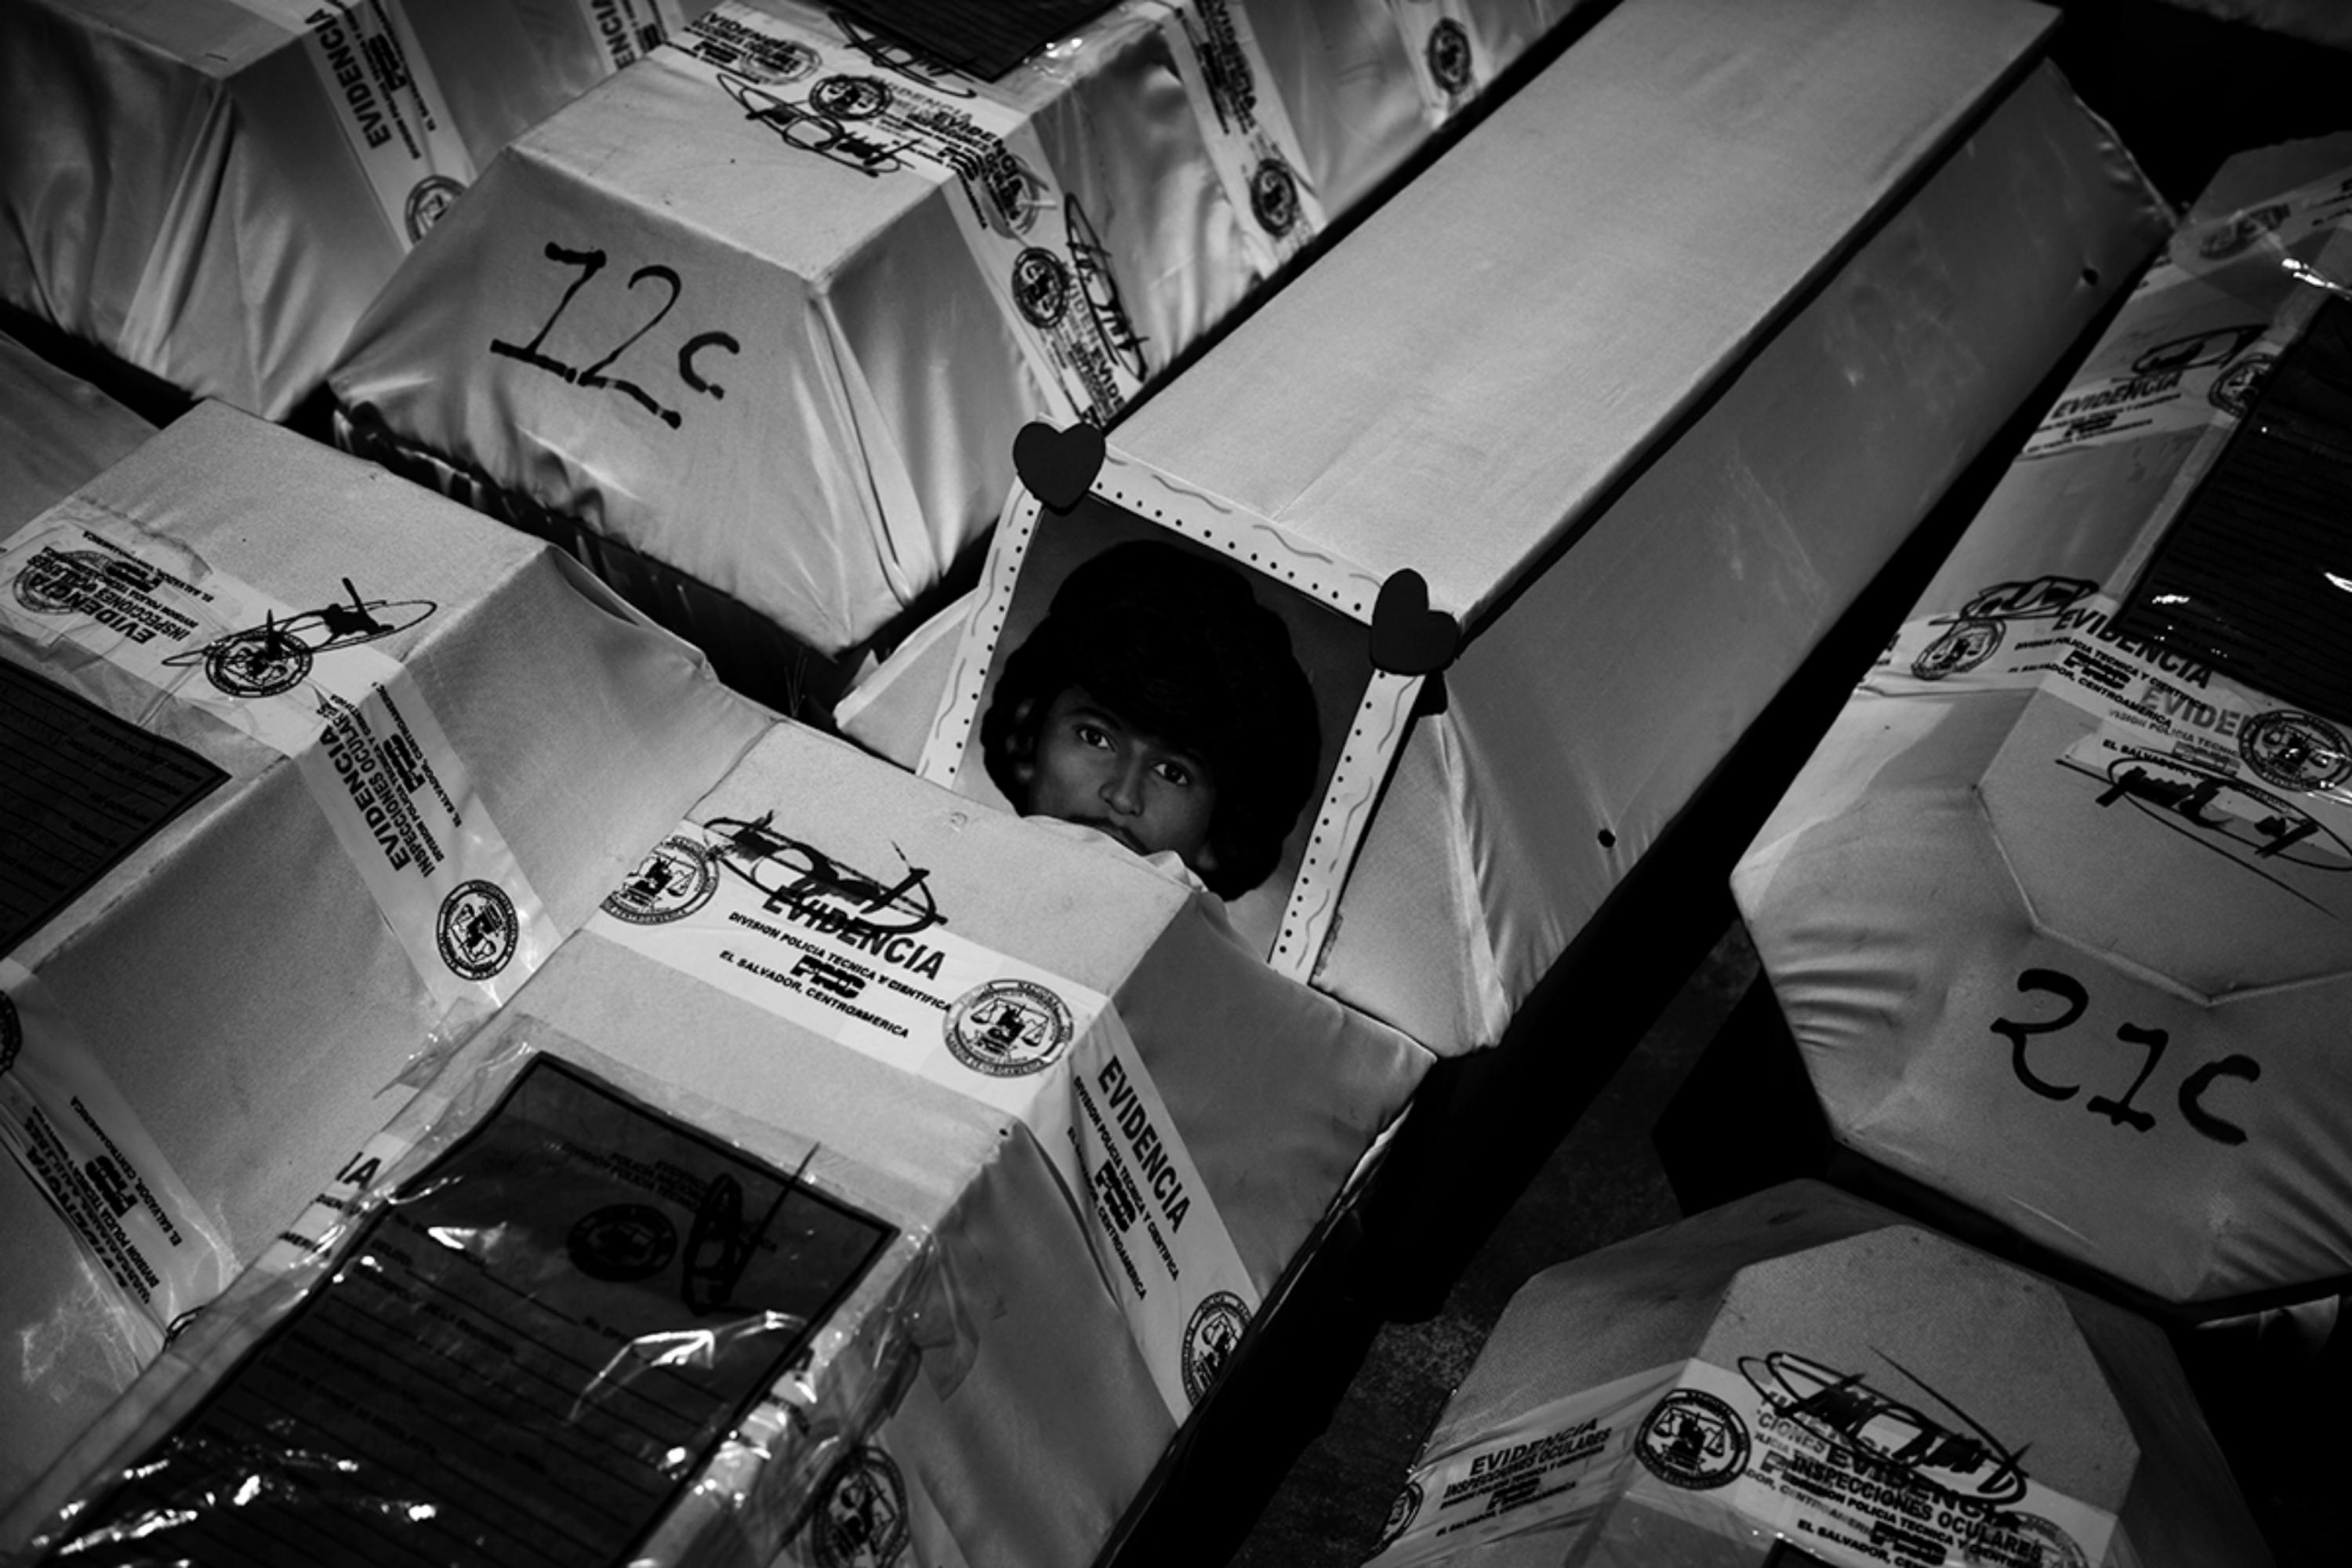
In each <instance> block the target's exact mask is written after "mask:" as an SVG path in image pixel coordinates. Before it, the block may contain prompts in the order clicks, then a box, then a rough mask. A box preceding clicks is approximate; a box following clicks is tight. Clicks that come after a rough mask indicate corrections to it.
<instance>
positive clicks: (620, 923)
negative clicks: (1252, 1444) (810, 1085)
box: [587, 819, 1257, 1420]
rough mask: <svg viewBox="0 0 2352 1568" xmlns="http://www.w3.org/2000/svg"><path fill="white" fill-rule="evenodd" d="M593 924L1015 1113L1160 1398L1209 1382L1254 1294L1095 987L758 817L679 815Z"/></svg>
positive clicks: (919, 892) (1178, 1401)
mask: <svg viewBox="0 0 2352 1568" xmlns="http://www.w3.org/2000/svg"><path fill="white" fill-rule="evenodd" d="M587 929H588V930H590V931H594V932H595V933H596V934H597V935H599V936H602V937H604V939H605V940H607V941H610V942H617V943H619V944H621V945H622V946H624V947H627V948H630V949H632V950H633V951H635V952H641V953H643V954H645V955H646V957H649V958H652V959H655V960H656V961H657V962H659V963H664V964H667V965H668V966H669V967H670V968H672V969H675V970H677V972H679V973H682V974H686V975H689V976H691V977H693V978H694V979H697V980H699V981H701V982H703V983H704V984H709V985H713V986H716V987H717V988H718V989H719V990H721V991H724V992H726V993H728V994H730V995H733V996H736V997H739V998H740V999H742V1000H744V1001H747V1002H750V1003H751V1004H752V1005H755V1006H758V1007H761V1008H764V1009H765V1010H767V1011H768V1012H771V1013H773V1014H775V1015H776V1016H779V1017H782V1018H785V1019H788V1020H790V1021H791V1022H793V1023H794V1024H796V1025H798V1026H801V1027H803V1028H804V1029H807V1030H810V1031H811V1032H813V1033H815V1034H817V1035H820V1036H822V1037H824V1038H826V1039H830V1040H834V1041H836V1042H838V1043H839V1044H841V1045H844V1046H846V1047H849V1048H850V1049H852V1050H855V1051H857V1052H859V1053H861V1054H863V1055H866V1056H868V1057H872V1058H876V1059H877V1060H879V1061H883V1062H887V1063H888V1064H889V1065H890V1066H892V1067H896V1068H899V1069H900V1070H902V1071H905V1072H910V1073H913V1074H915V1075H916V1076H918V1077H919V1078H924V1079H929V1080H931V1081H932V1082H935V1083H940V1084H943V1085H945V1086H946V1087H948V1088H950V1089H954V1090H956V1091H957V1092H958V1093H961V1094H964V1095H967V1096H969V1097H971V1099H973V1100H980V1101H982V1103H984V1104H987V1105H990V1106H992V1107H994V1108H996V1109H997V1110H1002V1111H1004V1112H1006V1113H1008V1114H1010V1115H1013V1116H1016V1117H1018V1118H1019V1119H1020V1120H1021V1121H1023V1122H1024V1123H1025V1124H1026V1125H1027V1126H1028V1128H1029V1129H1030V1131H1032V1132H1034V1134H1035V1135H1036V1138H1037V1142H1038V1144H1039V1146H1040V1147H1041V1148H1043V1149H1044V1150H1045V1153H1046V1156H1047V1157H1048V1158H1049V1159H1050V1160H1051V1161H1052V1162H1053V1163H1054V1165H1055V1169H1056V1170H1057V1171H1058V1172H1060V1173H1061V1176H1062V1179H1063V1181H1064V1182H1065V1183H1066V1184H1067V1185H1068V1189H1069V1192H1070V1195H1071V1197H1072V1199H1073V1201H1074V1202H1075V1203H1076V1205H1077V1208H1078V1211H1079V1215H1080V1219H1081V1223H1082V1224H1083V1225H1084V1226H1085V1228H1086V1230H1087V1239H1088V1241H1089V1243H1090V1244H1091V1245H1092V1247H1093V1248H1094V1250H1095V1254H1096V1258H1097V1261H1098V1263H1099V1264H1100V1265H1101V1268H1102V1271H1103V1275H1104V1277H1105V1279H1107V1280H1108V1282H1109V1285H1110V1287H1111V1289H1112V1291H1113V1293H1114V1294H1115V1295H1116V1296H1117V1297H1118V1300H1119V1301H1120V1304H1121V1306H1122V1308H1123V1309H1124V1310H1125V1312H1126V1316H1127V1321H1128V1324H1129V1328H1130V1330H1131V1331H1133V1333H1134V1335H1135V1339H1136V1342H1137V1344H1138V1345H1139V1347H1140V1348H1141V1349H1142V1352H1143V1354H1144V1356H1145V1359H1146V1361H1147V1362H1148V1363H1149V1364H1150V1369H1151V1373H1152V1377H1153V1380H1154V1382H1155V1383H1156V1384H1158V1386H1159V1388H1160V1394H1161V1395H1162V1397H1163V1398H1165V1399H1166V1401H1167V1402H1168V1406H1169V1409H1170V1410H1171V1412H1172V1413H1173V1414H1174V1415H1175V1416H1176V1417H1177V1419H1179V1420H1181V1419H1182V1418H1183V1416H1184V1415H1185V1413H1186V1412H1187V1411H1189V1410H1190V1409H1191V1408H1192V1402H1193V1401H1194V1400H1196V1399H1198V1398H1199V1397H1200V1396H1201V1394H1202V1393H1203V1392H1204V1391H1205V1390H1206V1388H1207V1386H1208V1384H1209V1380H1210V1379H1211V1378H1212V1377H1213V1375H1214V1373H1215V1372H1216V1369H1217V1367H1218V1365H1219V1364H1221V1363H1222V1362H1223V1358H1224V1356H1225V1354H1226V1353H1227V1352H1230V1351H1231V1350H1232V1348H1233V1347H1234V1344H1235V1343H1236V1342H1238V1341H1239V1339H1240V1336H1241V1331H1242V1329H1243V1328H1244V1326H1245V1325H1246V1324H1247V1322H1248V1321H1249V1318H1250V1315H1251V1314H1252V1313H1253V1312H1255V1310H1256V1308H1257V1293H1256V1291H1255V1289H1254V1288H1253V1287H1252V1285H1251V1283H1250V1280H1249V1275H1248V1273H1247V1271H1246V1270H1245V1269H1244V1267H1243V1265H1242V1261H1241V1258H1240V1255H1239V1253H1238V1252H1237V1251H1236V1250H1235V1249H1234V1243H1233V1238H1232V1237H1231V1236H1229V1235H1228V1234H1227V1232H1226V1230H1225V1228H1224V1223H1223V1220H1221V1219H1220V1218H1219V1217H1218V1215H1217V1213H1216V1209H1215V1206H1214V1205H1213V1203H1212V1202H1211V1201H1210V1198H1209V1194H1208V1191H1207V1189H1206V1187H1205V1186H1204V1185H1203V1184H1202V1180H1201V1173H1200V1171H1199V1170H1198V1168H1197V1167H1195V1166H1194V1164H1193V1163H1192V1157H1191V1156H1190V1155H1189V1154H1188V1153H1187V1152H1185V1149H1184V1144H1183V1140H1182V1138H1181V1136H1180V1135H1179V1134H1178V1132H1177V1130H1176V1126H1175V1123H1174V1121H1172V1120H1171V1118H1170V1116H1169V1114H1168V1108H1167V1106H1166V1105H1165V1104H1164V1103H1162V1102H1161V1100H1160V1092H1159V1090H1158V1089H1156V1088H1155V1087H1154V1086H1153V1084H1152V1081H1151V1075H1150V1072H1149V1071H1148V1070H1147V1069H1146V1068H1145V1067H1144V1064H1143V1058H1141V1056H1140V1055H1139V1053H1138V1052H1137V1050H1136V1047H1135V1042H1134V1040H1133V1039H1132V1038H1130V1037H1129V1035H1128V1032H1127V1028H1126V1026H1125V1025H1124V1024H1122V1023H1121V1022H1120V1020H1119V1017H1118V1010H1117V1008H1115V1007H1114V1006H1113V1005H1111V1003H1110V1001H1109V999H1108V997H1105V996H1103V995H1101V994H1098V993H1097V992H1094V991H1091V990H1088V989H1087V988H1086V987H1084V986H1081V985H1077V984H1073V983H1072V982H1070V981H1068V980H1066V979H1064V978H1062V977H1060V976H1058V975H1055V974H1052V973H1048V972H1046V971H1045V970H1042V969H1038V968H1036V967H1034V965H1030V964H1025V963H1021V962H1019V961H1018V960H1016V959H1013V958H1009V957H1007V956H1005V955H1004V954H1003V953H1000V952H994V951H992V950H991V949H989V948H987V947H984V946H982V944H980V943H979V942H973V941H971V940H970V939H968V938H965V937H961V936H958V935H956V934H955V933H954V932H952V931H949V930H948V929H947V928H946V926H945V925H944V924H943V923H942V922H941V921H940V919H939V913H938V910H936V909H935V908H933V907H932V905H931V904H930V902H929V893H928V891H927V890H926V889H924V887H923V884H922V881H921V879H920V878H919V876H915V875H909V876H908V877H907V878H904V879H896V881H895V884H894V882H893V881H889V880H884V879H877V878H876V877H872V876H868V875H866V874H864V873H861V872H858V871H856V870H853V869H851V868H848V867H846V866H845V865H843V864H842V863H841V862H839V861H837V860H835V858H832V857H831V856H829V855H827V854H826V853H825V852H824V849H823V848H822V847H819V846H814V845H809V844H803V843H801V842H800V841H798V840H796V839H793V838H792V837H788V836H787V835H785V834H784V833H782V832H781V831H780V830H778V829H777V828H776V827H775V826H773V825H772V823H771V822H770V821H767V820H764V819H763V820H761V821H757V822H736V821H727V820H713V821H710V822H707V823H692V822H689V823H686V824H683V825H681V826H680V827H679V828H678V830H677V832H676V833H673V834H671V835H670V836H669V837H667V838H666V839H664V840H663V841H662V842H661V843H660V844H659V845H657V846H656V847H655V848H654V850H653V851H652V853H651V854H649V855H648V856H646V859H645V860H644V862H643V863H642V864H641V865H640V866H639V867H638V868H637V869H636V871H635V873H634V874H633V875H632V876H631V877H630V878H629V879H627V880H626V881H625V882H624V883H623V884H622V886H621V887H620V888H619V889H616V890H615V891H614V893H613V894H612V896H611V897H609V898H607V899H606V900H604V908H603V909H602V910H600V911H599V912H598V913H597V914H596V915H595V916H593V918H592V919H591V920H590V921H589V924H588V927H587Z"/></svg>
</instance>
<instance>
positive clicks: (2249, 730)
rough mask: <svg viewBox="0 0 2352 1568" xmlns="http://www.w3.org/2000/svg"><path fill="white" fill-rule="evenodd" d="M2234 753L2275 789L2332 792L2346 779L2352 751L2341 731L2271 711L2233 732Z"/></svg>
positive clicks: (2307, 716)
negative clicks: (2234, 733)
mask: <svg viewBox="0 0 2352 1568" xmlns="http://www.w3.org/2000/svg"><path fill="white" fill-rule="evenodd" d="M2238 754H2239V755H2240V756H2242V757H2243V758H2245V759H2246V765H2247V766H2248V767H2250V768H2252V769H2253V770H2254V772H2255V773H2260V774H2261V775H2262V776H2263V779H2264V780H2265V781H2267V782H2268V783H2271V784H2276V785H2278V786H2279V788H2281V789H2291V790H2300V791H2305V792H2309V791H2314V790H2323V789H2333V788H2335V787H2336V785H2337V784H2342V783H2343V782H2344V781H2345V779H2346V778H2347V777H2352V750H2347V747H2346V744H2345V740H2344V731H2341V730H2339V729H2337V728H2336V726H2335V725H2333V724H2331V723H2329V722H2328V721H2326V720H2325V719H2322V718H2320V717H2319V716H2318V715H2317V714H2315V713H2299V712H2297V711H2295V710H2294V709H2292V708H2273V709H2272V710H2270V711H2269V712H2267V713H2257V714H2255V715H2254V716H2253V717H2252V718H2251V719H2249V720H2247V721H2246V722H2245V724H2244V726H2243V727H2242V728H2241V729H2240V730H2239V731H2238Z"/></svg>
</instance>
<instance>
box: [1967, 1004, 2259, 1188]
mask: <svg viewBox="0 0 2352 1568" xmlns="http://www.w3.org/2000/svg"><path fill="white" fill-rule="evenodd" d="M2017 988H2018V990H2019V991H2020V992H2022V993H2027V994H2031V993H2033V992H2036V991H2038V992H2041V993H2042V994H2044V995H2049V996H2055V997H2057V998H2058V999H2059V1000H2060V1001H2062V1002H2063V1003H2064V1004H2065V1010H2064V1011H2063V1012H2062V1013H2060V1014H2059V1015H2058V1016H2056V1017H2054V1018H2042V1019H2029V1020H2022V1021H2021V1020H2019V1019H2015V1018H1995V1019H1994V1020H1993V1021H1992V1032H1993V1033H1994V1034H1996V1035H1999V1036H2000V1037H2002V1038H2004V1039H2006V1040H2007V1041H2008V1042H2009V1068H2010V1071H2011V1072H2012V1073H2014V1074H2015V1075H2016V1077H2017V1081H2018V1082H2020V1083H2021V1084H2023V1085H2024V1086H2025V1087H2026V1088H2028V1089H2032V1091H2033V1092H2034V1093H2036V1094H2038V1095H2040V1096H2041V1097H2042V1099H2044V1100H2072V1099H2074V1097H2075V1096H2076V1095H2077V1094H2080V1093H2081V1092H2082V1090H2083V1086H2082V1085H2081V1084H2078V1083H2067V1084H2061V1083H2052V1082H2051V1081H2050V1080H2049V1079H2045V1078H2043V1077H2042V1075H2041V1074H2039V1073H2037V1072H2035V1071H2034V1070H2033V1068H2032V1064H2031V1063H2030V1062H2029V1061H2027V1059H2026V1042H2027V1041H2029V1040H2031V1039H2032V1038H2033V1037H2034V1036H2036V1035H2054V1034H2056V1033H2058V1032H2059V1031H2060V1030H2062V1029H2064V1028H2066V1027H2067V1026H2070V1025H2072V1024H2073V1023H2074V1021H2075V1020H2076V1019H2077V1018H2080V1017H2081V1016H2083V1015H2084V1012H2086V1011H2087V1010H2088V1009H2089V1008H2090V1005H2091V994H2090V992H2089V991H2087V990H2085V989H2084V985H2083V983H2082V982H2081V981H2079V980H2077V979H2075V978H2074V976H2073V975H2071V974H2068V973H2064V972H2063V971H2061V970H2056V969H2029V970H2026V971H2025V972H2024V973H2021V974H2020V975H2019V976H2018V977H2017ZM2116 1038H2117V1039H2119V1040H2121V1041H2123V1042H2124V1044H2126V1045H2127V1046H2137V1047H2140V1048H2141V1050H2142V1051H2143V1052H2144V1053H2145V1055H2144V1056H2143V1057H2142V1058H2141V1061H2140V1068H2139V1074H2138V1076H2137V1077H2136V1078H2134V1079H2132V1081H2131V1087H2130V1088H2129V1089H2126V1090H2124V1093H2123V1098H2122V1099H2120V1100H2110V1099H2108V1098H2107V1097H2106V1096H2105V1095H2104V1094H2095V1095H2093V1096H2092V1097H2091V1098H2090V1099H2088V1100H2084V1102H2083V1109H2084V1110H2089V1111H2093V1112H2095V1113H2096V1114H2098V1115H2101V1116H2104V1117H2105V1118H2106V1119H2107V1121H2109V1122H2110V1123H2111V1124H2112V1125H2114V1126H2116V1127H2129V1128H2130V1129H2132V1131H2135V1132H2147V1131H2153V1130H2154V1129H2155V1126H2156V1117H2155V1116H2154V1115H2153V1114H2152V1113H2150V1112H2148V1111H2145V1110H2136V1109H2134V1108H2133V1106H2132V1097H2133V1096H2134V1095H2137V1093H2139V1091H2140V1089H2141V1088H2142V1086H2144V1085H2145V1084H2146V1083H2147V1080H2148V1078H2149V1076H2150V1075H2151V1074H2153V1073H2154V1072H2155V1071H2156V1065H2157V1063H2158V1062H2159V1061H2161V1060H2163V1059H2164V1050H2165V1047H2166V1046H2168V1045H2169V1044H2170V1043H2171V1037H2170V1036H2169V1035H2168V1034H2167V1033H2166V1032H2165V1031H2164V1030H2162V1029H2149V1028H2143V1027H2141V1026H2139V1025H2137V1024H2119V1025H2117V1026H2116ZM2262 1076H2263V1068H2262V1064H2261V1063H2260V1062H2257V1061H2256V1060H2254V1058H2252V1057H2248V1056H2239V1055H2235V1054H2232V1055H2230V1056H2226V1057H2223V1058H2220V1059H2219V1060H2217V1061H2210V1062H2207V1063H2206V1064H2205V1065H2204V1066H2203V1067H2200V1068H2198V1069H2197V1070H2196V1071H2195V1072H2192V1073H2190V1074H2189V1076H2188V1077H2187V1078H2186V1079H2182V1080H2181V1084H2180V1093H2179V1105H2180V1118H2181V1120H2182V1121H2186V1122H2188V1123H2189V1127H2190V1129H2191V1130H2193V1131H2195V1132H2197V1133H2198V1135H2199V1136H2200V1137H2204V1138H2210V1139H2211V1140H2212V1141H2213V1142H2216V1143H2229V1144H2238V1143H2243V1142H2245V1141H2246V1130H2245V1129H2244V1128H2242V1127H2240V1126H2238V1125H2237V1124H2236V1123H2235V1122H2231V1121H2223V1120H2222V1119H2221V1117H2218V1116H2216V1115H2214V1114H2213V1113H2212V1112H2211V1111H2210V1110H2206V1109H2205V1093H2206V1091H2207V1090H2208V1089H2211V1088H2212V1087H2213V1083H2214V1080H2215V1079H2224V1078H2233V1079H2243V1080H2245V1081H2246V1082H2248V1083H2252V1082H2253V1081H2254V1080H2255V1079H2259V1078H2261V1077H2262Z"/></svg>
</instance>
